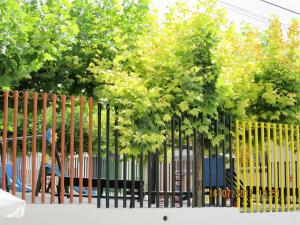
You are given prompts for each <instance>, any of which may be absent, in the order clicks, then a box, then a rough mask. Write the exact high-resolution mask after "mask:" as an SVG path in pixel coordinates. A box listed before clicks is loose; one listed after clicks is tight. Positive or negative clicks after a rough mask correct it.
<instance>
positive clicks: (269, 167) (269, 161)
mask: <svg viewBox="0 0 300 225" xmlns="http://www.w3.org/2000/svg"><path fill="white" fill-rule="evenodd" d="M267 145H268V192H267V193H268V195H269V211H270V212H272V211H273V209H272V208H273V204H272V201H273V197H272V173H271V125H270V123H267Z"/></svg>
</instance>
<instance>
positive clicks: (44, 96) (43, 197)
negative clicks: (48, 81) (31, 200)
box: [41, 93, 48, 203]
mask: <svg viewBox="0 0 300 225" xmlns="http://www.w3.org/2000/svg"><path fill="white" fill-rule="evenodd" d="M42 98H43V122H42V123H43V125H42V163H41V170H42V195H41V202H42V203H45V191H46V171H45V164H46V144H47V143H46V130H47V99H48V96H47V94H46V93H43V96H42Z"/></svg>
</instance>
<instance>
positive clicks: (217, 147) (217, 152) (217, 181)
mask: <svg viewBox="0 0 300 225" xmlns="http://www.w3.org/2000/svg"><path fill="white" fill-rule="evenodd" d="M218 130H219V122H218V119H216V120H215V136H218ZM219 189H220V186H219V144H216V190H217V197H216V198H217V199H216V200H217V206H219Z"/></svg>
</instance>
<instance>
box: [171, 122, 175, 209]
mask: <svg viewBox="0 0 300 225" xmlns="http://www.w3.org/2000/svg"><path fill="white" fill-rule="evenodd" d="M174 129H175V118H174V116H172V124H171V139H172V140H171V151H172V207H175V179H176V178H175V131H174Z"/></svg>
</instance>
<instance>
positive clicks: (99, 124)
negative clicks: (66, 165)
mask: <svg viewBox="0 0 300 225" xmlns="http://www.w3.org/2000/svg"><path fill="white" fill-rule="evenodd" d="M97 107H98V134H97V135H98V146H97V147H98V173H97V175H98V176H97V208H100V207H101V197H102V184H101V173H102V155H101V153H102V147H101V145H102V132H101V126H102V118H101V116H102V105H101V103H98V106H97Z"/></svg>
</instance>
